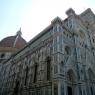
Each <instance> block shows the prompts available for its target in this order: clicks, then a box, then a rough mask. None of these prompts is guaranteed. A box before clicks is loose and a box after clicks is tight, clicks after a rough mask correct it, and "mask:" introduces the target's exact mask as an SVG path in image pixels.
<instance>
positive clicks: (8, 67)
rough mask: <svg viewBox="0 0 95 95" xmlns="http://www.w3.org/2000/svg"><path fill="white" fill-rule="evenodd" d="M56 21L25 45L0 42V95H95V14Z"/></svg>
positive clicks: (9, 39)
mask: <svg viewBox="0 0 95 95" xmlns="http://www.w3.org/2000/svg"><path fill="white" fill-rule="evenodd" d="M66 14H67V18H66V19H64V20H62V19H61V18H59V17H56V18H55V19H53V20H52V21H51V24H50V25H49V26H48V27H47V28H45V29H44V30H43V31H41V32H40V33H39V34H38V35H37V36H35V37H34V38H33V39H31V40H30V41H29V42H26V41H25V40H24V39H23V38H22V36H21V29H20V30H19V31H18V32H17V34H16V35H14V36H9V37H6V38H4V39H2V40H1V41H0V95H95V14H94V13H93V12H92V11H91V9H90V8H88V9H87V10H85V11H84V12H82V13H81V14H79V15H77V14H76V13H75V11H74V10H73V9H72V8H69V9H68V10H67V11H66Z"/></svg>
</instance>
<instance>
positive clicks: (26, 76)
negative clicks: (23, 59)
mask: <svg viewBox="0 0 95 95" xmlns="http://www.w3.org/2000/svg"><path fill="white" fill-rule="evenodd" d="M28 71H29V68H28V66H27V67H26V75H25V85H26V84H27V78H28Z"/></svg>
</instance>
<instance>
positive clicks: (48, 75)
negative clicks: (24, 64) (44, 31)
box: [46, 56, 51, 80]
mask: <svg viewBox="0 0 95 95" xmlns="http://www.w3.org/2000/svg"><path fill="white" fill-rule="evenodd" d="M46 62H47V80H50V72H51V70H50V69H51V58H50V57H49V56H48V57H47V58H46Z"/></svg>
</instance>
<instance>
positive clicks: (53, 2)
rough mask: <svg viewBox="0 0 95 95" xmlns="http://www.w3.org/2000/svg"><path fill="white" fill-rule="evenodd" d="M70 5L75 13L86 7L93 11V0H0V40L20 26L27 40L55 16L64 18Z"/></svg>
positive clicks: (94, 2) (12, 33) (94, 5)
mask: <svg viewBox="0 0 95 95" xmlns="http://www.w3.org/2000/svg"><path fill="white" fill-rule="evenodd" d="M70 7H72V8H73V9H74V10H75V12H76V13H77V14H79V13H81V12H83V11H84V10H86V9H87V8H91V9H92V11H93V12H94V13H95V0H0V40H1V39H3V38H4V37H6V36H11V35H15V34H16V32H17V31H18V30H19V28H20V27H21V29H22V36H23V37H24V38H25V39H26V40H27V41H29V40H30V39H32V38H33V37H34V36H35V35H37V34H38V33H39V32H41V31H42V30H43V29H44V28H46V27H47V26H48V25H49V24H50V23H51V21H52V19H54V18H55V17H56V16H59V17H61V18H62V19H65V18H66V15H65V12H66V10H67V9H68V8H70Z"/></svg>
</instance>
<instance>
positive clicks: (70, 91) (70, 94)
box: [67, 86, 72, 95]
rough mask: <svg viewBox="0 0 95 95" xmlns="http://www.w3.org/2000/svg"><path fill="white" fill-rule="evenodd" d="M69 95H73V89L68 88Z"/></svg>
mask: <svg viewBox="0 0 95 95" xmlns="http://www.w3.org/2000/svg"><path fill="white" fill-rule="evenodd" d="M67 89H68V95H72V87H70V86H68V88H67Z"/></svg>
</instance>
